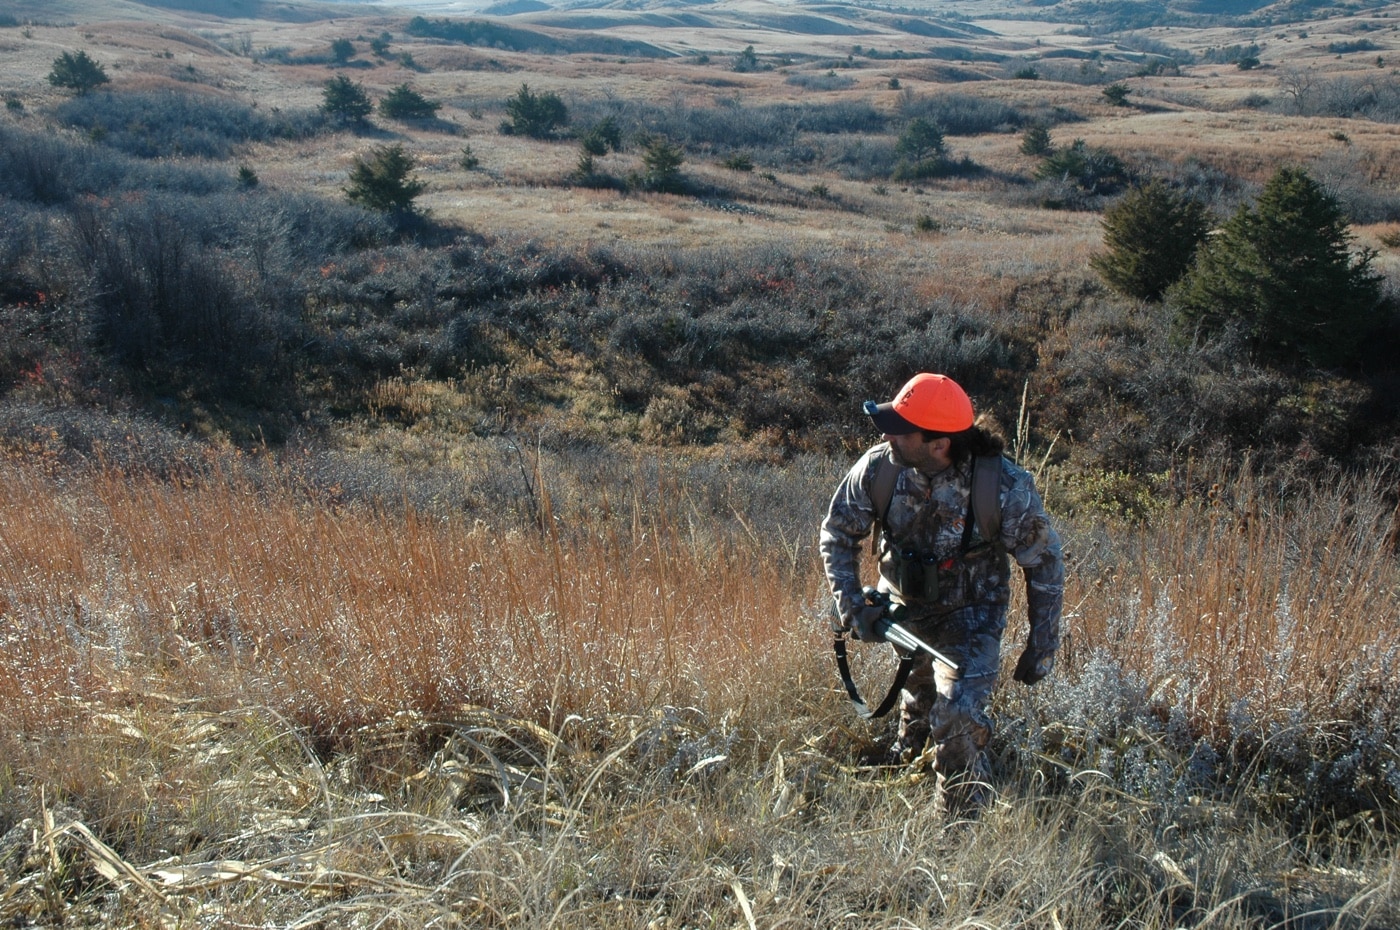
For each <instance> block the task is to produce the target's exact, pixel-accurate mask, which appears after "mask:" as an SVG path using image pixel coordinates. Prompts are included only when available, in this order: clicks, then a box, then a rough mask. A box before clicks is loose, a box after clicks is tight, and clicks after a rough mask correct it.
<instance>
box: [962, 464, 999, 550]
mask: <svg viewBox="0 0 1400 930" xmlns="http://www.w3.org/2000/svg"><path fill="white" fill-rule="evenodd" d="M1000 496H1001V456H1000V455H979V456H978V457H977V458H976V459H974V460H973V462H972V494H971V495H970V496H969V498H968V507H969V508H971V510H972V513H971V514H969V519H968V526H971V525H972V521H973V520H976V521H977V532H978V533H981V534H982V540H983V541H984V542H989V543H993V544H997V545H999V544H1000V542H1001V500H1000ZM963 548H964V549H966V548H967V545H966V543H964V545H963Z"/></svg>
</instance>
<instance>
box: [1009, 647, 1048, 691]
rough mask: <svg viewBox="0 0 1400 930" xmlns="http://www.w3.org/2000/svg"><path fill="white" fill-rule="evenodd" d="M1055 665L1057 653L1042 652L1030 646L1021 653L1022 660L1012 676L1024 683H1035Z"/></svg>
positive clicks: (1017, 664)
mask: <svg viewBox="0 0 1400 930" xmlns="http://www.w3.org/2000/svg"><path fill="white" fill-rule="evenodd" d="M1054 667H1055V653H1053V652H1049V653H1044V654H1041V653H1039V652H1036V651H1035V650H1034V649H1032V648H1030V647H1029V646H1027V647H1026V651H1025V652H1023V653H1021V658H1020V660H1019V661H1018V662H1017V663H1016V673H1015V674H1014V675H1012V676H1011V677H1012V678H1014V679H1016V680H1017V681H1019V682H1020V683H1021V684H1023V685H1033V684H1035V683H1036V682H1037V681H1040V679H1042V678H1044V677H1045V676H1046V675H1049V674H1050V670H1051V669H1053V668H1054Z"/></svg>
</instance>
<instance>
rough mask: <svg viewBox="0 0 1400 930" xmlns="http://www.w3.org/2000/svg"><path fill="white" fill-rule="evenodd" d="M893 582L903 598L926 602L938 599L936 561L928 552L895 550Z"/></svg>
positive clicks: (931, 602)
mask: <svg viewBox="0 0 1400 930" xmlns="http://www.w3.org/2000/svg"><path fill="white" fill-rule="evenodd" d="M895 558H896V563H895V570H894V582H895V586H896V587H898V588H899V594H900V596H901V597H902V598H904V599H905V600H918V601H922V602H924V603H926V604H933V603H936V602H937V601H938V591H939V583H938V563H937V562H936V561H935V560H934V557H933V556H932V555H931V554H929V553H923V552H919V551H918V550H917V549H898V550H895Z"/></svg>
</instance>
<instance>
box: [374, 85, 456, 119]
mask: <svg viewBox="0 0 1400 930" xmlns="http://www.w3.org/2000/svg"><path fill="white" fill-rule="evenodd" d="M441 108H442V104H440V103H438V102H437V101H435V100H429V99H428V98H427V97H424V96H423V95H422V94H420V93H418V91H416V90H414V89H413V88H412V87H409V86H408V85H407V84H400V85H398V86H397V87H395V88H394V89H392V90H390V91H389V92H388V93H387V94H385V95H384V96H383V97H381V98H380V100H379V115H380V116H383V117H385V118H387V119H399V120H407V119H432V118H434V117H435V116H437V111H438V110H440V109H441Z"/></svg>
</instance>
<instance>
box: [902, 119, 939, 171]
mask: <svg viewBox="0 0 1400 930" xmlns="http://www.w3.org/2000/svg"><path fill="white" fill-rule="evenodd" d="M944 151H945V149H944V144H943V130H942V129H941V128H939V126H938V124H937V123H935V122H933V121H932V120H927V119H924V118H923V117H922V116H918V117H915V118H914V119H912V120H910V121H909V125H907V126H905V127H904V132H902V133H900V135H899V141H897V142H896V143H895V145H894V152H895V154H896V155H899V156H900V157H901V158H907V159H909V160H910V161H912V162H916V163H917V162H922V161H928V160H929V159H933V158H942V157H943V154H944Z"/></svg>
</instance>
